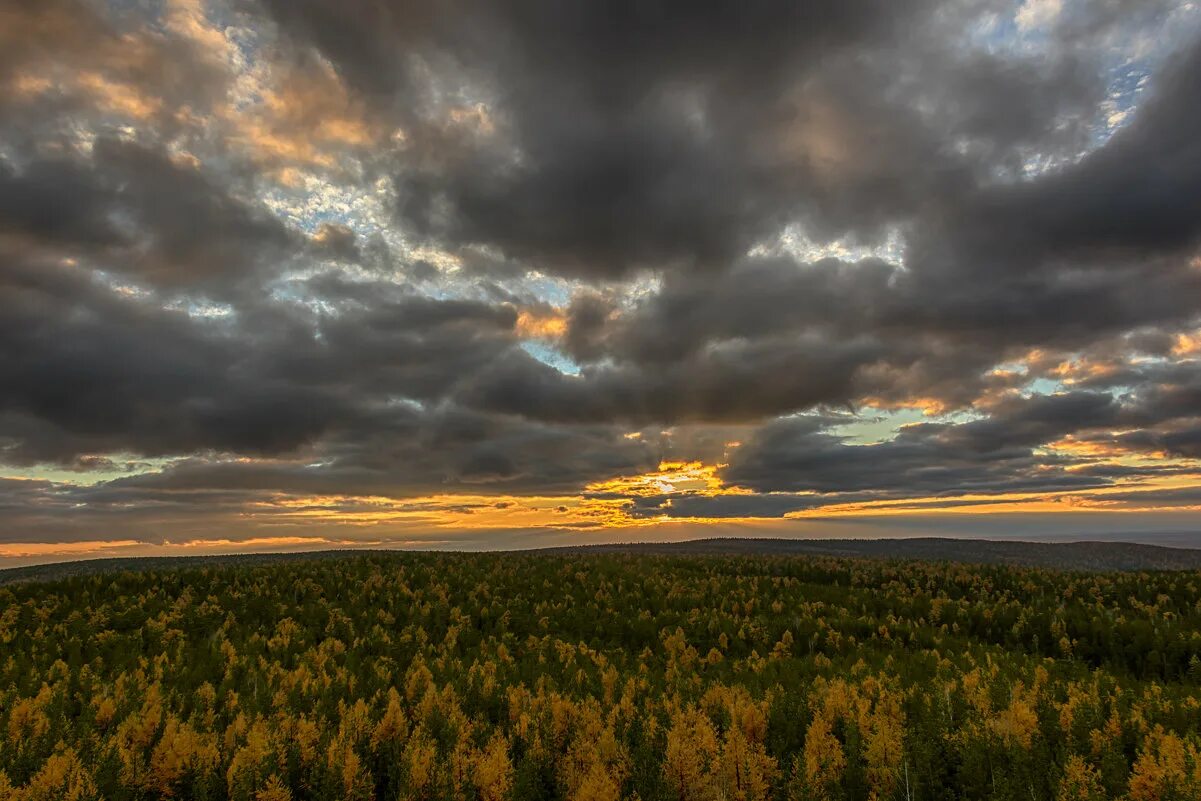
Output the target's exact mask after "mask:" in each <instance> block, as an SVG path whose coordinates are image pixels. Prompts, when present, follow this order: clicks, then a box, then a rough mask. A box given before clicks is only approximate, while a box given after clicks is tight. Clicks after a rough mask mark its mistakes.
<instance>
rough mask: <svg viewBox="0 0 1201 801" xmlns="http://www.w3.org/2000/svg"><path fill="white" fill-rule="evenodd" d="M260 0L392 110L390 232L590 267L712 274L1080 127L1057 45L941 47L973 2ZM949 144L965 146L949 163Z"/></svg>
mask: <svg viewBox="0 0 1201 801" xmlns="http://www.w3.org/2000/svg"><path fill="white" fill-rule="evenodd" d="M265 5H266V6H267V7H268V8H269V9H270V11H271V13H272V14H273V16H274V17H275V19H277V20H278V21H279V22H280V23H281V25H282V26H283V28H284V29H285V30H286V31H289V32H290V33H291V35H292V36H293V37H295V38H296V39H297V40H299V41H301V42H307V43H309V44H311V45H312V46H314V47H315V48H317V49H318V50H319V51H320V52H322V53H323V54H324V55H325V56H327V57H328V58H329V59H331V61H332V62H333V63H334V64H335V65H336V66H337V67H338V69H339V70H340V71H341V73H342V74H343V76H344V77H346V78H347V79H348V81H349V82H350V83H351V85H352V86H353V87H355V88H356V89H357V90H358V91H360V92H362V93H364V94H365V95H367V96H368V97H370V98H372V102H373V103H374V104H375V105H377V106H381V105H382V106H385V107H390V108H399V109H403V110H405V111H404V112H400V113H399V118H400V119H402V120H403V121H404V123H405V124H406V125H407V126H408V128H409V129H410V130H408V132H407V133H408V135H409V136H410V137H411V140H412V141H411V142H410V153H409V155H408V157H407V158H406V159H403V160H402V163H401V165H400V167H399V168H398V176H397V179H396V186H397V192H398V197H399V206H398V213H399V215H400V218H401V220H402V221H403V222H404V223H405V224H406V225H407V226H409V227H410V228H411V229H413V230H415V231H416V232H418V233H420V234H423V235H425V236H427V237H429V238H431V239H432V240H433V241H437V242H440V243H443V244H449V245H451V246H452V247H453V246H456V245H485V246H489V247H493V248H496V249H498V250H500V251H502V252H504V253H505V254H507V255H508V256H511V257H513V258H516V259H518V260H521V261H524V262H526V263H527V264H528V265H529V266H530V267H533V268H535V269H539V270H542V271H550V272H558V273H562V274H566V275H572V276H582V277H585V278H592V279H596V278H615V277H619V276H622V275H625V274H627V273H629V272H630V271H631V270H636V269H639V268H650V269H656V270H657V269H663V268H664V267H681V266H682V267H699V268H705V269H718V268H720V267H722V266H723V265H724V264H726V263H728V262H729V261H731V260H733V259H736V258H738V257H739V256H741V255H742V253H744V252H745V251H746V249H747V248H748V247H750V246H751V245H753V244H754V243H756V242H757V241H759V240H761V239H763V238H764V237H770V236H772V235H774V234H775V233H776V232H777V231H778V230H779V228H780V226H781V225H783V224H784V223H786V222H789V221H792V220H794V219H798V218H800V219H806V220H808V221H809V223H810V225H811V227H812V228H813V229H814V230H816V231H818V232H819V233H822V234H826V235H830V236H836V235H841V234H844V233H848V232H850V233H863V234H866V235H868V236H875V235H878V234H879V231H880V227H881V226H882V225H884V224H886V223H888V222H890V221H892V220H895V219H898V218H902V219H903V218H906V217H908V216H910V215H911V214H912V213H913V212H914V211H916V210H917V209H918V208H920V207H921V206H922V205H925V204H926V203H928V202H929V199H930V198H931V197H934V198H948V197H953V196H956V195H958V194H960V193H962V192H963V191H964V190H965V189H967V188H968V187H970V185H971V180H972V176H973V174H975V173H976V172H977V171H978V170H980V169H985V168H989V167H990V165H994V164H996V163H1003V162H1006V161H1008V160H1012V156H1013V153H1014V148H1015V147H1016V146H1018V145H1021V144H1030V143H1038V144H1041V145H1045V144H1047V141H1048V140H1049V139H1055V138H1057V137H1062V136H1063V131H1064V130H1065V129H1071V130H1075V131H1078V130H1080V128H1079V126H1075V127H1073V126H1066V127H1065V125H1064V124H1063V123H1064V119H1066V118H1071V119H1076V120H1079V119H1080V118H1083V117H1084V116H1086V115H1087V114H1088V113H1090V111H1091V108H1092V105H1094V104H1095V102H1096V101H1097V100H1098V99H1099V96H1100V85H1099V82H1098V80H1097V76H1096V73H1095V71H1094V70H1091V69H1090V66H1092V65H1088V64H1085V63H1083V62H1081V61H1080V59H1078V58H1077V57H1076V56H1075V55H1073V54H1065V55H1063V56H1062V57H1059V58H1052V59H1050V60H1048V59H1038V60H1035V59H1028V60H1026V61H1018V62H1005V61H1002V60H1001V59H999V58H992V59H989V58H985V57H979V56H971V57H968V56H963V55H962V54H959V53H956V52H954V51H953V50H951V49H950V48H948V47H947V46H946V45H945V44H944V39H942V38H940V37H941V36H943V35H945V34H946V33H947V32H948V31H947V29H946V28H945V27H944V26H946V25H948V24H950V23H948V22H947V20H952V21H953V20H956V19H960V18H961V15H965V14H966V13H967V12H968V11H969V10H970V4H965V5H964V7H958V6H955V7H949V8H946V9H944V10H943V13H942V14H940V15H939V16H938V17H932V16H929V15H928V14H927V11H928V10H929V9H930V8H931V7H932V4H929V3H923V2H906V3H874V2H873V3H860V4H850V5H848V4H845V3H826V2H810V3H793V4H784V3H774V2H764V3H752V4H749V5H748V4H745V3H743V4H724V3H702V4H699V5H698V4H682V5H680V6H679V7H678V8H677V7H674V6H673V5H672V4H668V5H663V4H658V5H655V6H646V5H644V4H633V3H630V4H618V5H616V6H614V5H612V4H608V5H605V6H603V7H597V6H595V5H593V4H588V3H574V2H572V3H500V4H494V3H486V4H479V5H477V4H474V3H461V4H455V5H454V6H446V5H445V4H436V3H435V4H426V3H420V2H414V3H405V4H382V3H376V2H352V3H349V4H343V6H340V7H339V9H338V11H337V13H334V12H333V11H332V10H331V8H330V7H329V6H328V5H327V4H324V3H314V2H306V3H273V2H268V3H266V4H265ZM431 72H432V73H433V74H434V76H435V77H436V79H437V80H433V79H431V78H430V74H431ZM446 82H450V83H452V84H455V83H457V84H458V85H459V86H460V87H461V88H465V91H464V94H465V95H466V96H467V97H470V96H471V95H472V94H476V95H477V96H478V97H481V98H482V99H483V100H484V101H485V102H487V103H488V104H489V106H488V108H489V111H488V114H489V124H490V125H492V126H494V127H495V128H496V131H497V133H498V136H496V137H494V139H493V140H490V141H489V143H487V144H484V145H480V146H475V147H472V146H466V147H465V146H464V143H463V142H462V134H461V132H460V131H458V129H457V128H454V127H453V126H451V128H449V129H448V128H447V127H446V125H445V124H444V120H439V119H430V118H429V115H434V116H435V117H436V114H437V112H436V109H433V108H431V105H432V106H437V102H435V101H436V100H437V99H438V98H439V97H440V94H439V93H440V89H441V87H442V85H443V83H446ZM917 105H922V106H925V107H931V108H932V111H931V112H930V113H929V114H928V115H926V116H923V115H922V114H919V113H916V112H915V111H914V106H917ZM414 109H417V111H416V112H414ZM423 110H424V111H425V112H427V116H426V117H425V118H422V117H421V111H423ZM406 112H407V113H406ZM957 138H958V139H963V138H967V139H970V140H972V141H973V142H975V143H976V144H977V145H978V147H977V148H976V149H975V150H974V151H973V152H972V153H970V154H968V155H967V156H956V155H955V154H954V153H953V152H952V151H951V149H950V147H949V146H948V145H949V144H950V143H951V142H953V141H954V140H955V139H957ZM1077 139H1079V137H1077ZM1060 144H1062V143H1060ZM1075 144H1079V141H1076V142H1075ZM1057 146H1059V145H1057Z"/></svg>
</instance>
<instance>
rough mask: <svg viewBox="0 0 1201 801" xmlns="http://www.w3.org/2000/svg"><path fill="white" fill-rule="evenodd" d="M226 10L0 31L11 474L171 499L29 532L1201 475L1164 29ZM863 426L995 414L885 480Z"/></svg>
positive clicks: (1134, 20)
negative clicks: (37, 472) (406, 501)
mask: <svg viewBox="0 0 1201 801" xmlns="http://www.w3.org/2000/svg"><path fill="white" fill-rule="evenodd" d="M1135 6H1137V8H1136V7H1135ZM208 9H209V12H210V13H209V15H208V16H205V15H204V14H203V13H200V15H199V16H195V15H192V16H189V14H190V13H191V12H190V11H189V9H188V8H187V7H186V6H165V7H163V8H162V9H158V10H155V11H154V12H153V13H148V12H146V11H144V10H143V9H142V8H141V7H140V6H129V5H127V4H111V5H110V4H105V3H101V2H95V3H91V2H82V1H78V2H73V1H68V0H52V1H51V2H43V3H30V2H15V3H9V4H7V6H6V7H5V9H4V11H3V19H4V20H5V22H6V23H10V24H5V25H3V26H0V458H2V459H3V461H4V462H6V463H10V464H19V465H24V466H32V465H39V464H53V465H55V466H57V467H58V468H59V469H66V470H87V469H92V470H95V471H101V472H111V471H114V470H125V471H137V472H139V474H138V475H133V476H129V477H126V478H121V479H117V480H114V481H108V482H101V483H99V484H97V485H96V486H94V487H89V488H80V487H76V488H73V489H72V488H66V487H63V486H61V485H55V484H47V483H45V482H24V483H22V482H16V483H13V482H5V483H4V484H3V485H2V486H0V504H3V505H4V506H3V508H4V509H5V510H6V511H5V514H6V516H7V517H9V518H10V519H14V520H15V519H18V518H19V519H20V520H23V521H26V522H27V523H28V525H29V527H30V530H33V529H37V527H38V526H39V525H40V524H39V523H38V522H37V521H38V520H44V519H47V518H46V516H49V518H52V519H53V520H55V521H57V522H55V523H54V525H59V526H62V527H63V528H62V529H61V530H62V531H83V530H85V529H86V526H84V525H83V524H80V525H79V526H76V524H75V523H72V522H70V521H68V520H67V518H68V517H69V515H70V513H71V512H70V510H72V509H75V508H77V507H76V506H75V504H78V503H84V504H87V506H88V508H90V509H92V510H95V512H96V514H97V515H104V516H106V517H107V519H110V520H113V521H118V522H123V523H128V522H130V521H131V519H132V518H131V516H132V515H135V514H136V512H131V511H129V510H136V509H152V508H153V509H160V510H161V509H180V510H186V513H187V514H188V515H192V514H195V515H198V516H202V514H203V507H204V506H205V505H206V504H211V505H213V507H214V508H220V509H221V510H222V513H229V514H235V513H236V510H237V509H238V508H239V507H240V506H241V505H243V504H247V503H256V502H259V501H262V500H263V499H268V498H271V497H274V496H275V495H285V496H288V495H298V494H299V495H330V496H333V495H355V494H363V495H369V494H378V495H384V496H388V497H411V496H414V495H417V494H421V493H436V492H452V493H453V492H479V493H518V494H520V493H531V494H532V493H564V494H570V493H574V492H578V491H580V490H581V488H582V487H584V486H585V485H587V484H588V483H590V482H593V481H599V480H603V479H605V478H612V477H614V476H619V475H634V474H638V473H642V472H646V471H648V470H653V469H654V468H655V467H656V465H657V463H658V461H659V460H660V459H681V460H689V459H694V458H703V459H704V460H705V461H706V463H708V464H716V463H719V460H727V461H728V466H727V467H725V468H724V469H723V470H722V472H721V475H722V476H723V478H724V479H725V480H726V481H727V482H728V483H730V484H736V485H738V486H740V487H745V488H748V489H750V490H753V491H754V492H755V494H743V495H719V496H715V497H708V496H705V495H702V494H699V493H696V494H688V493H683V494H680V493H676V494H674V495H671V496H670V497H669V496H668V495H664V496H662V497H659V496H656V497H652V498H642V499H631V504H632V505H631V507H630V512H629V513H630V514H631V515H632V516H634V517H655V516H658V515H661V514H662V515H667V516H674V517H690V516H697V517H711V518H718V517H739V516H768V517H778V516H780V515H784V514H787V513H788V512H797V511H805V510H810V509H815V508H818V507H820V506H823V505H828V504H831V503H850V502H859V501H866V500H873V499H889V500H900V499H904V498H906V497H908V496H914V495H936V496H940V497H942V498H949V497H950V496H952V495H954V494H962V493H989V494H997V493H1005V492H1016V491H1023V492H1057V491H1061V490H1076V489H1080V490H1086V489H1089V488H1094V487H1098V486H1106V485H1110V484H1113V483H1115V482H1133V481H1138V480H1140V479H1147V478H1151V477H1154V476H1156V475H1159V476H1165V475H1169V474H1172V471H1178V470H1184V469H1185V468H1183V467H1181V466H1179V465H1173V466H1168V465H1163V466H1148V467H1147V468H1145V469H1143V468H1141V467H1137V466H1130V465H1117V464H1111V463H1108V462H1105V461H1103V457H1096V458H1094V457H1089V456H1087V455H1081V454H1080V453H1079V451H1070V450H1065V451H1063V452H1055V451H1054V450H1053V446H1054V445H1055V443H1057V442H1060V441H1064V440H1069V441H1071V442H1073V443H1074V444H1076V445H1078V446H1095V447H1096V448H1097V450H1098V451H1099V452H1106V449H1108V450H1109V451H1112V452H1114V453H1138V454H1164V455H1167V456H1170V457H1172V458H1178V459H1195V458H1201V434H1199V433H1198V432H1201V412H1199V411H1198V410H1201V380H1198V379H1197V378H1196V375H1197V370H1196V365H1195V363H1193V362H1192V361H1191V358H1190V357H1189V356H1188V355H1187V352H1182V350H1181V348H1182V347H1183V346H1181V345H1180V340H1179V335H1180V334H1182V333H1188V332H1190V331H1191V330H1192V329H1193V328H1195V327H1196V325H1197V324H1198V323H1199V322H1201V269H1198V267H1197V261H1196V258H1197V255H1198V247H1199V245H1201V151H1199V150H1198V145H1197V142H1199V141H1201V102H1199V100H1198V98H1201V43H1199V42H1183V44H1182V45H1181V46H1179V47H1178V48H1177V49H1176V50H1175V51H1174V52H1172V53H1171V54H1170V55H1168V56H1166V57H1165V60H1164V65H1163V67H1162V69H1160V70H1159V71H1158V72H1157V73H1156V74H1155V75H1153V76H1151V77H1150V78H1149V79H1148V81H1147V87H1148V88H1147V89H1146V91H1145V92H1144V93H1143V94H1141V95H1138V96H1137V97H1135V96H1131V97H1125V98H1123V99H1122V102H1123V103H1133V104H1134V105H1133V108H1132V109H1131V110H1130V111H1129V119H1128V121H1127V122H1126V123H1125V124H1124V126H1123V127H1121V128H1120V129H1119V130H1117V131H1116V132H1114V133H1113V134H1112V135H1109V134H1108V131H1107V129H1106V125H1107V122H1106V120H1105V116H1106V114H1107V113H1108V111H1107V109H1108V106H1106V105H1105V104H1106V103H1108V102H1110V101H1111V98H1110V94H1111V90H1112V86H1111V77H1112V75H1113V74H1114V72H1115V70H1120V69H1125V68H1126V67H1127V66H1129V65H1130V64H1131V63H1133V62H1132V60H1131V59H1130V58H1127V55H1128V54H1119V55H1120V56H1121V59H1125V61H1122V63H1121V64H1119V65H1118V66H1115V63H1112V62H1114V59H1117V58H1118V57H1117V56H1113V55H1111V54H1107V52H1108V51H1107V48H1109V47H1111V46H1112V43H1113V42H1114V41H1117V40H1120V39H1121V38H1122V37H1128V36H1135V35H1141V34H1144V33H1145V32H1146V31H1147V30H1152V29H1153V28H1154V26H1155V25H1156V24H1158V21H1160V20H1162V18H1163V16H1164V15H1165V14H1167V13H1168V11H1167V9H1166V6H1165V5H1164V4H1162V3H1155V4H1150V3H1148V4H1129V3H1126V2H1123V1H1122V0H1114V1H1113V2H1109V1H1108V0H1107V1H1106V2H1100V3H1068V4H1066V5H1065V7H1064V8H1063V10H1062V13H1060V14H1059V15H1058V16H1057V17H1056V18H1055V19H1054V20H1052V21H1051V22H1049V23H1048V25H1049V27H1048V28H1047V30H1045V31H1044V32H1043V33H1044V35H1045V42H1044V43H1043V45H1040V46H1038V47H1033V46H1031V47H1026V46H1022V47H1017V46H1014V47H1006V46H1002V45H1003V44H1004V43H1003V42H998V41H986V42H984V43H983V44H981V43H980V42H978V41H976V39H975V38H974V37H978V36H985V38H987V36H994V37H996V36H1001V35H1002V34H1000V33H996V32H995V31H994V33H992V34H981V33H980V32H981V30H983V29H984V28H987V27H988V26H987V24H986V23H987V22H988V19H989V15H992V14H997V15H999V16H1000V17H1005V18H1006V19H1008V18H1010V17H1012V14H1013V12H1014V11H1015V10H1016V8H1015V7H1014V6H1013V4H1008V5H1007V4H1004V3H998V2H991V0H990V1H989V2H977V0H963V1H962V2H955V3H931V2H925V1H924V0H922V1H915V2H900V3H898V2H875V1H874V0H873V2H867V3H845V2H834V0H829V1H828V2H827V0H814V1H813V2H803V3H775V2H752V3H749V4H747V3H740V4H725V3H700V4H696V3H677V2H671V3H658V4H649V5H648V4H646V3H632V2H630V3H618V4H596V3H587V2H499V3H486V2H474V1H473V0H455V2H451V3H449V4H447V3H437V2H424V1H418V0H412V1H405V2H383V1H382V0H347V2H342V3H338V4H332V3H328V2H323V1H321V0H299V1H298V2H284V1H283V0H260V1H257V2H256V1H255V0H239V2H237V3H236V4H233V5H225V4H216V5H213V6H210V7H208ZM193 10H194V9H193ZM202 11H203V9H202ZM994 27H995V26H994ZM251 34H254V35H251ZM256 37H257V38H256ZM1010 44H1012V42H1010ZM1166 49H1170V48H1168V47H1167V46H1165V50H1166ZM1119 60H1120V59H1119ZM1135 101H1137V102H1135ZM1046 165H1051V166H1049V167H1048V166H1046ZM306 170H308V172H307V173H306V172H305V171H306ZM314 176H317V177H318V178H320V180H315V178H314ZM373 204H378V207H379V209H382V212H379V215H378V216H374V215H376V214H377V210H376V205H373ZM892 242H899V243H900V244H899V245H898V246H897V247H895V248H892V249H891V250H885V249H882V248H879V247H878V246H881V245H883V244H885V243H892ZM826 245H830V246H831V248H830V250H827V251H825V252H834V253H840V254H845V253H846V252H847V250H852V251H853V250H854V249H856V248H864V249H871V248H873V247H875V248H876V254H877V255H874V256H868V257H858V256H849V255H841V256H840V257H839V258H823V257H822V253H823V251H822V246H826ZM548 276H549V278H547V277H548ZM560 279H563V280H560ZM568 297H570V298H571V299H570V301H569V302H567V303H564V302H563V299H564V298H568ZM531 319H535V320H543V321H546V325H545V326H543V328H542V329H539V328H538V326H536V325H529V326H526V328H527V329H528V330H526V331H525V332H524V333H523V325H525V324H526V323H529V321H530V320H531ZM560 324H561V325H562V326H563V330H562V331H561V333H560V331H559V328H558V326H559V325H560ZM531 331H532V333H531ZM522 337H532V338H534V339H535V340H536V342H534V343H531V342H528V341H527V342H523V341H522ZM523 344H524V345H526V346H527V347H529V346H531V344H535V345H537V347H530V349H529V351H527V350H526V349H524V348H523V347H522V345H523ZM539 348H542V349H543V350H539ZM1184 350H1185V351H1187V348H1185V349H1184ZM556 351H561V353H562V354H563V355H564V357H565V358H566V359H569V360H570V361H571V364H566V362H563V363H560V364H561V366H563V365H564V364H566V367H569V368H572V369H571V370H567V371H563V370H559V369H556V368H555V367H552V366H550V365H549V364H547V363H545V362H544V361H541V360H539V358H535V356H534V355H531V354H532V353H537V354H540V356H542V357H543V358H545V359H546V361H550V362H554V361H555V359H556V358H557V357H558V356H559V353H557V352H556ZM547 353H549V354H550V355H549V356H547V355H546V354H547ZM1011 362H1017V363H1020V365H1021V368H1022V369H1019V370H998V369H997V368H998V367H1001V366H1004V365H1006V364H1008V363H1011ZM1064 364H1068V365H1073V364H1075V365H1076V366H1075V367H1073V368H1071V369H1067V368H1064V367H1063V365H1064ZM575 367H578V368H579V372H578V375H575V374H569V373H570V372H573V371H574V368H575ZM1102 368H1103V369H1102ZM1037 379H1041V380H1042V381H1060V380H1062V381H1064V382H1065V383H1064V384H1063V385H1062V386H1063V387H1065V388H1066V391H1064V392H1062V393H1061V394H1057V395H1038V394H1033V395H1032V394H1031V391H1030V389H1029V386H1028V385H1029V384H1030V382H1032V381H1035V380H1037ZM1023 393H1024V394H1023ZM865 406H869V407H872V408H875V409H889V408H896V407H906V408H912V407H925V408H927V409H939V408H945V409H947V410H955V411H960V412H966V413H967V415H966V416H964V417H956V418H945V417H937V416H936V417H934V418H932V419H930V420H927V421H926V422H924V423H922V424H919V425H912V426H909V427H906V428H904V429H901V430H900V431H899V433H897V435H896V436H895V438H893V439H887V440H886V441H883V442H878V443H876V444H871V445H853V444H851V442H850V440H849V439H848V437H849V436H850V435H849V434H848V433H847V429H845V428H843V424H844V423H845V415H851V414H853V412H854V411H855V410H857V409H863V408H864V407H865ZM834 410H838V412H836V411H834ZM814 411H817V412H820V413H821V416H820V417H818V416H811V415H810V414H805V415H803V416H797V415H796V413H798V412H810V413H811V412H814ZM871 413H875V412H871ZM839 414H841V415H843V417H840V416H838V415H839ZM952 420H953V422H952ZM664 427H676V428H675V430H670V431H667V432H663V431H661V430H660V429H662V428H664ZM631 429H636V431H631ZM631 434H633V435H634V436H631ZM734 440H739V441H741V442H742V445H741V446H740V447H738V446H729V447H728V446H727V443H730V442H732V441H734ZM727 450H728V451H729V454H728V456H727V453H726V452H727ZM245 456H250V457H255V458H254V459H253V460H241V459H239V458H238V457H245ZM147 457H156V458H164V459H174V460H177V461H175V462H174V463H173V464H172V465H170V466H169V467H167V468H166V469H164V470H162V471H161V472H149V470H148V469H142V468H141V467H139V466H138V465H137V464H136V462H137V460H139V459H143V458H147ZM126 461H130V462H132V464H129V465H126V464H124V462H126ZM771 493H778V494H771ZM794 493H815V494H813V495H797V494H794ZM618 497H619V496H618ZM1147 498H1148V499H1150V496H1147ZM947 502H950V500H948V501H947ZM344 503H349V502H348V501H347V502H344ZM914 503H920V501H914ZM17 510H20V511H19V512H18V511H17ZM181 513H182V512H181ZM197 519H199V517H197Z"/></svg>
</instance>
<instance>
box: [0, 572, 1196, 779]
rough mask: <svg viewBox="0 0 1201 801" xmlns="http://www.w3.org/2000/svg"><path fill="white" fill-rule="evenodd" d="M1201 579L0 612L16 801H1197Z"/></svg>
mask: <svg viewBox="0 0 1201 801" xmlns="http://www.w3.org/2000/svg"><path fill="white" fill-rule="evenodd" d="M1198 654H1201V575H1199V574H1196V573H1144V574H1106V573H1096V574H1085V573H1079V574H1076V573H1061V572H1052V571H1041V570H1029V569H1016V568H1002V567H965V566H955V565H945V564H924V563H889V562H871V561H855V560H838V559H827V558H784V557H778V558H777V557H771V558H769V557H760V558H739V557H729V556H727V557H704V556H693V557H660V556H638V557H634V556H625V555H587V556H549V555H448V554H406V555H400V554H397V555H370V556H358V557H350V556H346V557H339V558H330V557H327V558H314V559H311V560H303V561H286V562H279V563H277V564H255V565H238V564H236V563H235V564H229V565H213V566H209V567H204V568H187V569H168V570H159V571H151V572H124V573H114V574H107V575H96V576H86V577H84V576H81V577H75V578H69V579H62V580H58V581H53V582H48V583H38V584H26V585H13V586H9V587H6V588H0V801H42V800H43V799H45V801H99V800H100V799H105V801H143V800H148V799H201V800H204V801H217V800H221V801H224V800H225V799H230V800H232V801H308V800H313V801H316V800H317V799H321V800H322V801H324V800H325V799H335V800H343V801H369V799H386V800H387V801H395V800H396V799H415V800H416V799H477V800H478V801H504V800H505V799H571V800H572V801H618V799H634V798H637V799H640V801H653V800H655V799H663V800H664V801H757V800H758V799H769V798H770V799H793V800H796V801H902V800H903V801H913V800H915V799H922V800H923V801H951V799H996V800H997V801H1017V799H1022V801H1026V800H1027V799H1053V800H1055V801H1103V800H1104V799H1114V800H1115V801H1191V800H1194V799H1201V659H1199V657H1198Z"/></svg>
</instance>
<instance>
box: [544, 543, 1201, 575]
mask: <svg viewBox="0 0 1201 801" xmlns="http://www.w3.org/2000/svg"><path fill="white" fill-rule="evenodd" d="M546 550H547V551H551V552H577V553H588V552H614V551H616V552H624V553H661V554H679V555H683V554H753V555H779V556H845V557H852V558H859V559H918V560H922V561H927V562H965V563H976V564H1007V565H1021V566H1025V567H1048V568H1056V569H1060V570H1199V569H1201V549H1196V548H1172V547H1166V546H1162V545H1143V544H1140V543H1132V542H1092V541H1083V542H1022V541H1013V540H969V539H954V538H950V537H916V538H906V539H853V540H852V539H828V540H793V539H767V538H753V539H752V538H739V537H725V538H720V539H704V540H687V541H685V542H661V543H660V542H655V543H650V542H643V543H628V544H617V545H587V546H579V547H566V548H550V549H546Z"/></svg>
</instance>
